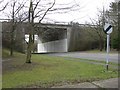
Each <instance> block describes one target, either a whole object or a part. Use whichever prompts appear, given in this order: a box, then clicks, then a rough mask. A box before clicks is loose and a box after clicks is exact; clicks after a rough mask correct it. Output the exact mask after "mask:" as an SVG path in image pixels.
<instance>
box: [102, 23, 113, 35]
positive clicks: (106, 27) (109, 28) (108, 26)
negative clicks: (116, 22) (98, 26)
mask: <svg viewBox="0 0 120 90" xmlns="http://www.w3.org/2000/svg"><path fill="white" fill-rule="evenodd" d="M104 31H105V33H107V34H110V33H112V31H113V29H112V25H111V24H109V23H105V26H104Z"/></svg>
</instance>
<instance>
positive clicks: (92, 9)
mask: <svg viewBox="0 0 120 90" xmlns="http://www.w3.org/2000/svg"><path fill="white" fill-rule="evenodd" d="M6 1H8V0H6ZM28 1H29V0H28ZM113 1H114V0H56V4H68V3H76V4H77V5H78V6H79V7H80V9H79V10H77V11H72V12H69V13H66V14H64V13H62V14H60V13H59V14H58V13H55V14H50V15H47V16H46V18H50V20H44V22H52V20H53V21H56V22H71V21H74V22H79V23H85V22H90V18H94V19H96V18H97V14H98V11H99V10H102V9H103V6H104V8H105V9H109V5H110V3H111V2H113ZM0 16H1V17H3V16H4V15H3V13H1V14H0Z"/></svg>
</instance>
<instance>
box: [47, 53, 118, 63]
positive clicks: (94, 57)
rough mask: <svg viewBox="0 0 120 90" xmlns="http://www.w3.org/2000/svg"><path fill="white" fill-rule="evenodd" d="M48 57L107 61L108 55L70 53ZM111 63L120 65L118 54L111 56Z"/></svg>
mask: <svg viewBox="0 0 120 90" xmlns="http://www.w3.org/2000/svg"><path fill="white" fill-rule="evenodd" d="M48 55H51V56H62V57H73V58H82V59H89V60H99V61H106V53H91V52H90V53H88V52H68V53H52V54H48ZM109 62H115V63H120V61H119V62H118V53H113V54H109Z"/></svg>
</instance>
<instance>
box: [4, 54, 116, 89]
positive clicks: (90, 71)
mask: <svg viewBox="0 0 120 90" xmlns="http://www.w3.org/2000/svg"><path fill="white" fill-rule="evenodd" d="M17 55H18V56H19V57H18V56H17V57H14V58H12V60H11V61H7V62H4V63H3V84H2V85H3V88H15V87H51V86H54V85H63V84H65V83H78V82H85V81H89V82H91V81H94V80H100V79H108V78H114V77H118V71H117V70H115V69H113V68H110V71H111V72H104V67H103V66H102V65H95V64H90V63H87V62H82V61H76V62H75V61H74V59H73V58H71V59H73V60H67V59H68V58H64V57H51V56H47V55H33V56H32V63H31V64H26V63H25V55H23V54H20V55H19V54H17Z"/></svg>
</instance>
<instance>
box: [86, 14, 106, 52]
mask: <svg viewBox="0 0 120 90" xmlns="http://www.w3.org/2000/svg"><path fill="white" fill-rule="evenodd" d="M90 20H91V22H92V25H90V24H87V26H89V27H90V28H91V29H94V31H95V32H96V34H97V36H98V40H99V50H100V51H102V50H103V48H104V40H105V36H104V32H103V16H102V13H101V15H100V16H99V15H98V20H95V19H91V18H90ZM89 33H91V32H89ZM90 35H92V34H90ZM94 38H95V39H96V38H97V37H94Z"/></svg>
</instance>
